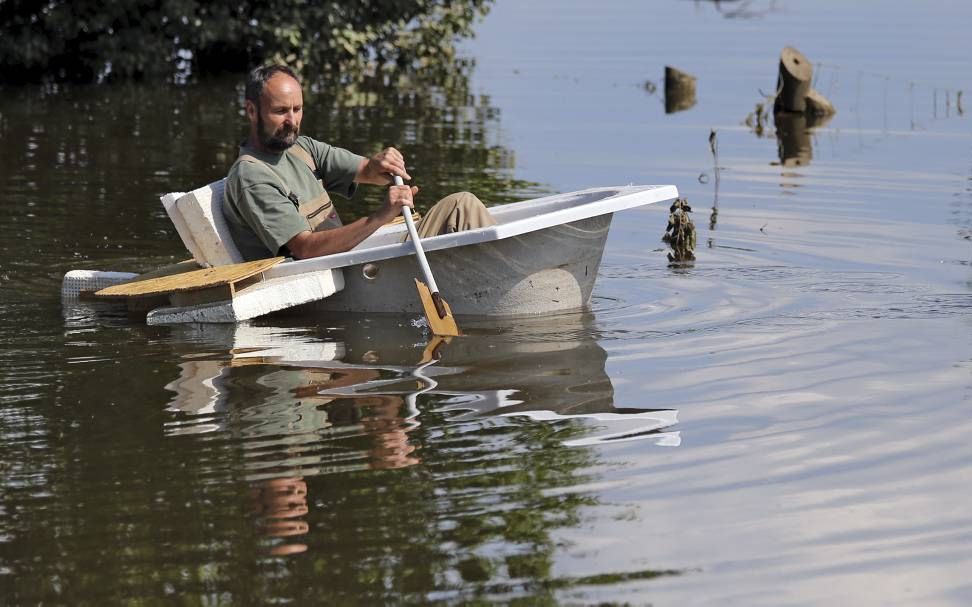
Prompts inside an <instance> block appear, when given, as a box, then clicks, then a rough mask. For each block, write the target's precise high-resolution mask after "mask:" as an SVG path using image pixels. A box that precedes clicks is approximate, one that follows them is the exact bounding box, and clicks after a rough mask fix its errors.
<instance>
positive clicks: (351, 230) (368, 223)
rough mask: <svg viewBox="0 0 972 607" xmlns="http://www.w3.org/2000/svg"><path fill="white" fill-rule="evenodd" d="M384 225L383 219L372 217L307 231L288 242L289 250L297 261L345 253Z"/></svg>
mask: <svg viewBox="0 0 972 607" xmlns="http://www.w3.org/2000/svg"><path fill="white" fill-rule="evenodd" d="M383 225H384V222H383V221H382V220H381V219H379V218H377V217H375V216H374V215H372V216H369V217H362V218H360V219H356V220H355V221H353V222H351V223H349V224H347V225H343V226H341V227H340V228H332V229H330V230H323V231H320V232H311V231H310V230H306V231H304V232H301V233H300V234H297V235H296V236H294V237H293V238H291V239H290V240H289V241H287V248H288V249H290V252H291V253H293V255H294V257H296V258H297V259H307V258H308V257H320V256H322V255H333V254H334V253H344V252H345V251H350V250H351V249H353V248H354V247H356V246H357V245H358V244H359V243H360V242H361V241H362V240H364V239H365V238H367V237H369V236H371V235H372V234H374V233H375V231H376V230H377V229H378V228H380V227H381V226H383Z"/></svg>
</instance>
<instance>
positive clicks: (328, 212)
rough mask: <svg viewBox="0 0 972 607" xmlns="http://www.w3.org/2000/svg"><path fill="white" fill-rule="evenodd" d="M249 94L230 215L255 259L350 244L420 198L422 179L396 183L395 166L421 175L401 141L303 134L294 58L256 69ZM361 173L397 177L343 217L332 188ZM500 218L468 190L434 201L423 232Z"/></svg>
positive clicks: (229, 192)
mask: <svg viewBox="0 0 972 607" xmlns="http://www.w3.org/2000/svg"><path fill="white" fill-rule="evenodd" d="M244 103H245V110H246V117H247V120H248V121H249V123H250V131H249V136H248V137H247V139H246V141H244V142H243V143H242V144H241V146H240V155H239V157H238V158H237V160H236V162H235V163H234V164H233V166H232V168H230V171H229V174H228V175H227V178H226V189H225V195H224V204H223V215H224V216H225V218H226V222H227V223H228V224H229V228H230V233H231V235H232V237H233V241H234V242H235V243H236V246H237V248H238V249H239V250H240V253H241V254H242V255H243V257H244V258H245V259H246V260H247V261H250V260H255V259H263V258H266V257H274V256H277V255H284V256H289V257H295V258H297V259H305V258H308V257H317V256H320V255H330V254H333V253H342V252H344V251H348V250H350V249H352V248H354V247H355V246H356V245H357V244H358V243H360V242H361V241H363V240H364V239H365V238H367V237H368V236H370V235H371V234H373V233H374V232H375V230H377V229H378V228H380V227H381V226H383V225H385V224H387V223H389V222H391V221H393V220H394V219H395V218H397V217H398V215H399V214H400V213H401V209H402V207H403V206H408V207H413V206H414V197H415V195H416V194H417V193H418V188H417V187H415V186H408V185H401V186H396V185H392V184H393V183H394V179H393V176H395V175H398V176H400V177H402V179H411V177H410V176H409V174H408V172H407V170H406V168H405V157H404V156H403V155H402V153H401V152H399V151H398V150H396V149H395V148H393V147H389V148H386V149H384V150H382V151H381V152H379V153H378V154H375V155H374V156H372V157H370V158H366V157H364V156H360V155H358V154H355V153H353V152H349V151H348V150H345V149H342V148H339V147H335V146H332V145H329V144H327V143H324V142H321V141H317V140H315V139H312V138H310V137H306V136H303V135H301V134H300V123H301V120H302V118H303V113H304V99H303V92H302V90H301V84H300V80H299V78H298V76H297V74H296V73H295V72H294V71H293V70H291V69H290V68H289V67H287V66H284V65H267V66H263V67H258V68H256V69H254V70H253V71H252V72H251V73H250V76H249V79H248V80H247V84H246V92H245V102H244ZM360 183H368V184H374V185H382V186H383V185H388V186H389V188H388V191H387V194H386V196H385V200H384V202H383V204H382V205H381V207H380V208H379V209H378V210H376V211H375V212H373V213H372V214H371V215H369V216H367V217H361V218H359V219H356V220H355V221H353V222H351V223H348V224H342V222H341V220H340V217H339V216H338V213H337V210H336V209H335V207H334V204H333V203H332V202H331V200H330V196H329V195H328V192H330V193H334V194H338V195H340V196H342V197H344V198H351V197H352V196H353V195H354V193H355V191H356V189H357V186H358V184H360ZM494 224H495V222H494V221H493V219H492V218H491V217H490V216H489V212H488V211H487V210H486V208H485V206H483V203H482V202H480V200H479V199H478V198H476V196H474V195H473V194H470V193H468V192H459V193H457V194H451V195H449V196H447V197H445V198H443V199H442V200H440V201H439V202H437V203H436V204H435V206H433V207H432V209H430V210H429V212H428V214H426V216H425V217H424V218H423V219H422V220H421V222H420V225H419V234H420V236H422V237H423V238H424V237H427V236H432V235H435V234H441V233H446V232H454V231H459V230H464V229H473V228H477V227H481V226H486V225H494Z"/></svg>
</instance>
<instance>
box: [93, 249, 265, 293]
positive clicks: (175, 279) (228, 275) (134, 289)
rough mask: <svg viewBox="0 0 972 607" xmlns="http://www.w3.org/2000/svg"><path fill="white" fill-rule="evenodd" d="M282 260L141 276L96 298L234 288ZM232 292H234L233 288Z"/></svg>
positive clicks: (260, 260) (106, 289)
mask: <svg viewBox="0 0 972 607" xmlns="http://www.w3.org/2000/svg"><path fill="white" fill-rule="evenodd" d="M283 260H284V258H283V257H273V258H270V259H259V260H257V261H248V262H245V263H236V264H232V265H228V266H217V267H215V268H203V269H201V270H194V271H192V272H183V273H180V274H174V275H169V276H159V277H156V278H148V279H141V277H139V278H138V279H135V280H133V281H131V282H126V283H123V284H119V285H114V286H111V287H108V288H105V289H101V290H100V291H98V292H96V293H95V295H96V296H98V297H147V296H150V295H163V294H168V293H180V292H185V291H194V290H197V289H208V288H211V287H217V286H220V285H231V286H232V285H233V284H234V283H237V282H239V281H241V280H244V279H247V278H249V277H251V276H255V275H257V274H259V273H261V272H264V271H266V270H267V269H269V268H272V267H273V266H275V265H277V264H278V263H280V262H281V261H283ZM230 291H232V287H231V288H230Z"/></svg>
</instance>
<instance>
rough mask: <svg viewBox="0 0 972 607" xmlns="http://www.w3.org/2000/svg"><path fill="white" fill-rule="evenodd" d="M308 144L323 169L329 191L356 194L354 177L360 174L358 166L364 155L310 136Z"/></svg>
mask: <svg viewBox="0 0 972 607" xmlns="http://www.w3.org/2000/svg"><path fill="white" fill-rule="evenodd" d="M308 144H309V146H310V148H311V149H310V150H308V151H309V152H310V153H311V155H312V156H313V157H314V160H315V162H316V163H317V166H318V167H320V169H321V176H322V177H323V178H324V183H326V184H327V191H328V192H333V193H335V194H340V195H341V196H344V197H345V198H351V197H352V196H354V192H355V190H357V188H358V184H356V183H355V182H354V178H355V176H356V175H357V174H358V167H359V166H360V165H361V161H362V160H364V156H359V155H358V154H355V153H354V152H350V151H348V150H346V149H344V148H339V147H335V146H333V145H330V144H327V143H324V142H322V141H317V140H315V139H310V138H308Z"/></svg>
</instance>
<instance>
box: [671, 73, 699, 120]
mask: <svg viewBox="0 0 972 607" xmlns="http://www.w3.org/2000/svg"><path fill="white" fill-rule="evenodd" d="M693 105H695V76H693V75H691V74H687V73H685V72H683V71H681V70H677V69H675V68H673V67H671V66H670V65H666V66H665V113H666V114H673V113H675V112H680V111H682V110H687V109H689V108H690V107H692V106H693Z"/></svg>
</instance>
